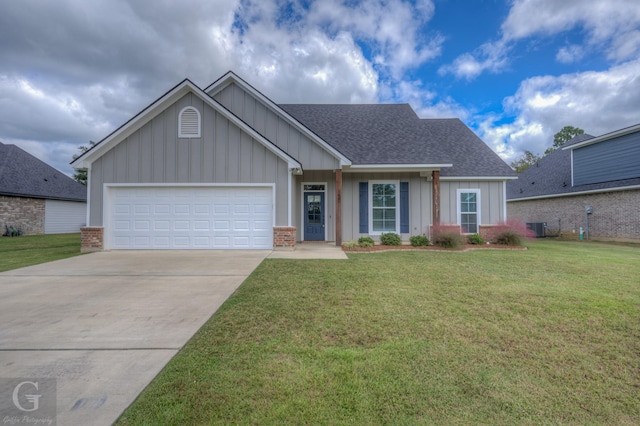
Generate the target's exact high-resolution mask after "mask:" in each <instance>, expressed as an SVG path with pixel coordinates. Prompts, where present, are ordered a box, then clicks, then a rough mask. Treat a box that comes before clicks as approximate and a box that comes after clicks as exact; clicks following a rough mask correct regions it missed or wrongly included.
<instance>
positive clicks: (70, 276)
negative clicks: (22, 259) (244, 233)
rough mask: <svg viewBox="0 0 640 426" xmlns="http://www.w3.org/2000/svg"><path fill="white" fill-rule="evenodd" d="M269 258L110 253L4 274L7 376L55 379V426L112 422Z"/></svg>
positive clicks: (1, 405) (1, 299)
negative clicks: (265, 259)
mask: <svg viewBox="0 0 640 426" xmlns="http://www.w3.org/2000/svg"><path fill="white" fill-rule="evenodd" d="M269 254H271V251H268V250H262V251H113V252H100V253H93V254H88V255H83V256H78V257H74V258H70V259H65V260H60V261H56V262H51V263H46V264H42V265H38V266H32V267H28V268H22V269H17V270H14V271H8V272H3V273H0V324H1V325H0V379H6V378H26V379H30V380H31V379H36V380H37V379H47V378H49V379H50V378H54V379H56V392H57V399H56V401H57V402H56V414H57V415H56V417H57V424H58V425H88V424H90V425H110V424H112V423H113V422H114V421H115V420H116V419H117V418H118V417H119V416H120V414H121V413H122V412H123V411H124V410H125V409H126V408H127V407H128V406H129V405H130V404H131V403H132V402H133V401H134V400H135V398H136V397H137V396H138V394H139V393H140V392H141V391H142V390H143V389H144V388H145V387H146V386H147V384H149V382H150V381H151V380H152V379H153V378H154V377H155V376H156V375H157V374H158V373H159V372H160V370H161V369H162V368H163V367H164V366H165V365H166V363H167V362H168V361H169V360H170V359H171V358H172V357H173V356H174V355H175V354H176V353H177V352H178V350H180V348H182V347H183V346H184V344H185V343H186V342H187V341H188V340H189V339H190V338H191V336H193V335H194V334H195V332H196V331H197V330H198V329H199V328H200V327H201V326H202V325H203V324H204V323H205V322H206V321H207V320H208V319H209V318H210V317H211V315H212V314H213V313H214V312H215V311H216V310H217V309H218V307H219V306H220V305H221V304H222V303H223V302H224V301H225V300H226V299H227V298H228V297H229V296H230V295H231V294H232V293H233V292H234V291H235V290H236V289H237V288H238V286H239V285H240V284H241V283H242V282H243V281H244V280H245V278H246V277H247V276H248V275H249V274H250V273H251V272H252V271H253V270H254V269H255V268H256V267H257V266H258V265H259V264H260V262H262V260H263V259H264V258H265V257H266V256H268V255H269ZM3 386H4V387H5V388H8V387H9V386H14V385H8V384H7V381H6V380H0V394H1V395H3V396H5V395H7V392H9V393H8V395H11V391H12V389H5V388H3ZM43 392H44V391H42V390H41V391H40V393H43ZM45 396H46V395H45ZM45 396H43V397H42V398H45ZM7 404H10V400H9V401H0V414H2V415H3V418H4V416H5V413H6V412H7V411H6V410H5V409H6V408H7V407H6V405H7ZM11 408H15V407H11ZM23 414H30V415H32V414H33V413H23ZM32 417H35V416H33V415H32ZM20 419H22V416H21V417H20Z"/></svg>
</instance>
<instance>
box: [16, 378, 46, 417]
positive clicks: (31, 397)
mask: <svg viewBox="0 0 640 426" xmlns="http://www.w3.org/2000/svg"><path fill="white" fill-rule="evenodd" d="M24 385H33V387H34V388H36V390H38V382H21V383H18V385H17V386H16V387H15V389H14V390H13V404H14V405H15V406H16V407H17V408H18V409H19V410H21V411H27V412H30V411H36V410H37V409H38V402H39V401H40V397H41V396H42V395H25V398H26V399H27V401H29V402H30V403H32V404H33V408H24V407H23V406H22V404H20V399H19V398H18V394H19V392H20V389H21V388H22V386H24Z"/></svg>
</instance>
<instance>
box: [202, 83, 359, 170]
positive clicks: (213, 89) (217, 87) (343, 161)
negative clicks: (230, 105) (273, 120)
mask: <svg viewBox="0 0 640 426" xmlns="http://www.w3.org/2000/svg"><path fill="white" fill-rule="evenodd" d="M232 82H233V83H235V84H237V85H239V86H240V87H242V88H243V89H244V90H246V91H248V92H249V93H251V94H252V95H253V96H254V97H255V98H256V99H258V100H260V101H261V102H262V103H264V104H266V105H267V106H268V107H269V108H271V110H272V111H274V112H275V113H276V114H278V115H280V116H281V117H282V118H284V119H285V120H286V121H288V122H289V124H291V125H293V126H295V127H296V128H297V129H298V130H299V131H301V132H302V133H304V134H305V135H306V136H307V137H308V138H310V139H311V140H313V141H314V142H316V143H317V144H318V145H320V146H321V147H322V148H323V149H324V150H326V151H328V152H330V153H331V154H332V155H333V156H334V157H335V158H337V159H338V160H340V166H341V167H344V166H350V165H351V160H349V159H348V158H347V157H345V156H344V155H343V154H342V153H341V152H340V151H338V150H337V149H335V148H334V147H332V146H331V145H329V144H328V143H327V142H325V141H324V140H323V139H322V138H320V137H319V136H318V135H316V134H315V133H313V132H312V131H311V130H309V129H308V128H307V127H306V126H304V125H303V124H302V123H300V122H299V121H298V120H296V119H295V118H293V117H292V116H291V115H289V114H288V113H287V112H286V111H285V110H283V109H282V108H280V107H279V106H278V105H277V104H276V103H274V102H273V101H272V100H271V99H269V98H267V97H266V96H265V95H263V94H262V93H260V92H259V91H258V90H256V89H255V88H254V87H253V86H251V85H250V84H249V83H247V82H246V81H244V80H243V79H242V78H240V77H238V75H236V74H235V73H234V72H233V71H229V72H227V73H226V74H225V75H223V76H222V77H220V78H219V79H218V80H216V81H214V82H213V83H211V84H210V85H209V86H207V87H206V88H205V89H204V91H205V93H207V94H209V96H211V97H212V98H213V97H214V96H215V95H216V94H217V93H219V92H221V91H222V90H223V89H224V88H225V87H227V86H229V85H230V84H231V83H232Z"/></svg>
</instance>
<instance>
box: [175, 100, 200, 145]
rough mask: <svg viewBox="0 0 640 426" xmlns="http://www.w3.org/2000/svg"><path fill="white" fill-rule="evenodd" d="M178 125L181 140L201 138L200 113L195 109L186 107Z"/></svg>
mask: <svg viewBox="0 0 640 426" xmlns="http://www.w3.org/2000/svg"><path fill="white" fill-rule="evenodd" d="M179 121H180V123H178V127H179V131H178V137H179V138H199V137H200V113H199V112H198V110H197V109H195V108H194V107H186V108H183V109H182V111H180V117H179Z"/></svg>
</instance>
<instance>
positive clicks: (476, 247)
mask: <svg viewBox="0 0 640 426" xmlns="http://www.w3.org/2000/svg"><path fill="white" fill-rule="evenodd" d="M526 249H527V248H526V247H525V246H507V245H504V244H465V245H463V246H461V247H460V248H457V249H447V248H442V247H439V246H426V247H425V246H422V247H414V246H411V245H401V246H383V245H380V244H376V245H375V246H373V247H345V246H342V250H343V251H345V252H347V253H375V252H381V251H454V252H466V251H473V250H526Z"/></svg>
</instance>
